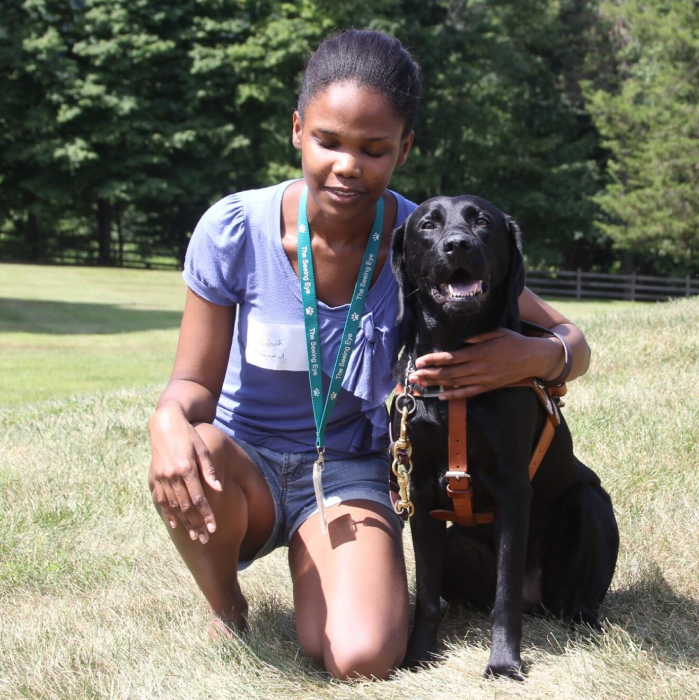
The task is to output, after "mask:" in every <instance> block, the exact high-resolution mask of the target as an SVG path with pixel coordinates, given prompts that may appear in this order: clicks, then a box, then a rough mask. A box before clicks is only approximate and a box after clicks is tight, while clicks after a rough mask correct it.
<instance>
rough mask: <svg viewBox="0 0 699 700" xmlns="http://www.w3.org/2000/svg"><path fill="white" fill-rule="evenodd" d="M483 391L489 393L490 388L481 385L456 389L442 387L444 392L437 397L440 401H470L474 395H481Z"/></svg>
mask: <svg viewBox="0 0 699 700" xmlns="http://www.w3.org/2000/svg"><path fill="white" fill-rule="evenodd" d="M484 391H490V387H487V386H483V384H470V385H469V386H464V387H459V388H458V389H453V388H447V387H444V391H443V392H441V393H440V394H439V395H438V398H439V399H440V400H441V401H451V400H452V399H470V398H471V397H472V396H476V394H482V393H483V392H484Z"/></svg>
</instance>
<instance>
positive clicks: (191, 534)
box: [189, 530, 197, 540]
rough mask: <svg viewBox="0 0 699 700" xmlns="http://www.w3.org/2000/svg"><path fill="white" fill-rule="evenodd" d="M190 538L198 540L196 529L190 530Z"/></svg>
mask: <svg viewBox="0 0 699 700" xmlns="http://www.w3.org/2000/svg"><path fill="white" fill-rule="evenodd" d="M189 539H191V540H196V539H197V533H196V532H194V530H190V531H189Z"/></svg>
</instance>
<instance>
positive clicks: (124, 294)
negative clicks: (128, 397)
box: [0, 265, 185, 406]
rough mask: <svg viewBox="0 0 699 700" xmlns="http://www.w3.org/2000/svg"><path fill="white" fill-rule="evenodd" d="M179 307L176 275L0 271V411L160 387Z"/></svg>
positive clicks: (180, 285)
mask: <svg viewBox="0 0 699 700" xmlns="http://www.w3.org/2000/svg"><path fill="white" fill-rule="evenodd" d="M184 299H185V285H184V282H183V281H182V278H181V276H180V274H179V273H178V272H154V271H142V270H123V269H121V270H120V269H104V268H89V267H41V266H36V265H0V406H18V405H22V404H27V403H34V402H36V401H43V400H46V399H53V398H59V397H66V396H71V395H74V394H81V393H84V392H90V391H91V392H94V391H111V390H114V389H118V388H120V387H124V386H147V385H149V384H153V383H157V384H160V385H164V384H165V382H166V381H167V378H168V376H169V373H170V370H171V369H172V363H173V360H174V356H175V347H176V343H177V333H178V329H179V323H180V319H181V316H182V309H183V307H184Z"/></svg>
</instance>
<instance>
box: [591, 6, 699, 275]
mask: <svg viewBox="0 0 699 700" xmlns="http://www.w3.org/2000/svg"><path fill="white" fill-rule="evenodd" d="M698 10H699V4H698V3H697V2H695V1H691V0H623V1H617V2H606V3H604V4H603V5H602V7H601V13H602V18H603V19H604V21H606V23H607V25H608V27H609V31H610V33H611V36H612V38H613V48H614V64H613V71H612V73H611V75H610V74H607V75H605V76H604V79H603V80H598V81H597V82H589V83H588V84H587V85H586V92H585V94H586V97H587V106H588V109H589V111H590V113H591V114H592V115H593V117H594V119H595V122H596V124H597V127H598V128H599V130H600V132H601V133H602V135H603V137H604V140H603V144H604V146H605V147H606V148H607V149H608V150H609V161H608V174H609V177H610V179H611V181H610V183H609V185H608V186H607V187H606V189H605V190H604V191H603V192H602V193H601V194H599V195H598V196H597V197H596V198H595V201H597V202H598V203H599V205H600V206H601V208H602V210H603V212H604V213H605V215H606V217H605V219H604V220H602V221H601V222H600V223H599V227H600V229H601V230H602V231H604V232H605V233H607V234H608V235H610V236H611V237H612V238H613V239H614V240H615V242H616V244H617V245H618V246H619V248H621V249H622V250H624V251H627V252H628V253H629V254H630V258H631V261H632V263H633V264H634V265H635V266H636V267H640V268H641V269H644V270H646V271H649V272H667V271H671V270H675V271H677V270H678V269H679V270H681V271H684V272H689V271H694V272H696V271H699V260H698V259H697V256H696V253H695V251H696V250H697V248H699V167H697V163H699V11H698Z"/></svg>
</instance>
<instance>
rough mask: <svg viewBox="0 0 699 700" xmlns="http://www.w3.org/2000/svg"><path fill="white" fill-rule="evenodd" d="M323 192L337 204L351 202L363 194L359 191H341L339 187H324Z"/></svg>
mask: <svg viewBox="0 0 699 700" xmlns="http://www.w3.org/2000/svg"><path fill="white" fill-rule="evenodd" d="M325 191H326V192H327V193H328V194H330V196H331V197H332V198H333V199H335V200H337V201H339V202H351V201H352V200H354V199H356V198H357V197H359V196H360V195H361V194H363V193H362V192H361V191H360V190H350V189H343V188H341V187H325Z"/></svg>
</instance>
